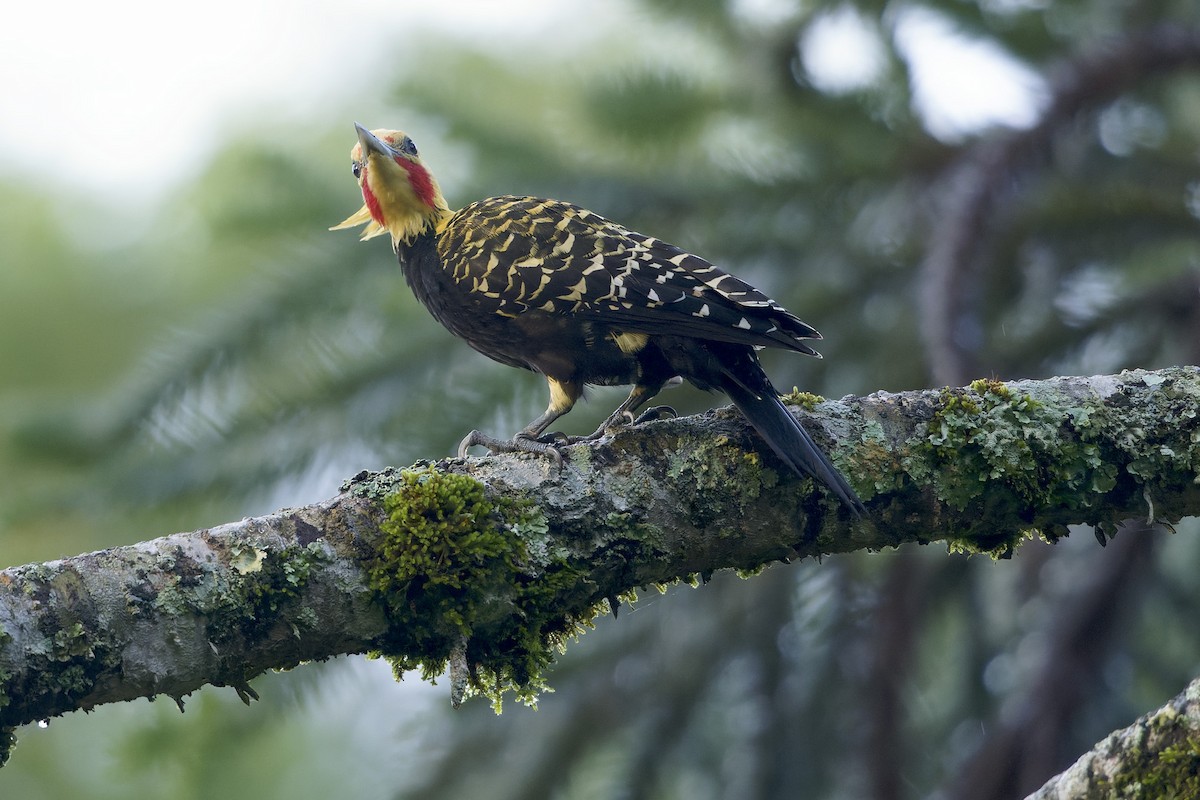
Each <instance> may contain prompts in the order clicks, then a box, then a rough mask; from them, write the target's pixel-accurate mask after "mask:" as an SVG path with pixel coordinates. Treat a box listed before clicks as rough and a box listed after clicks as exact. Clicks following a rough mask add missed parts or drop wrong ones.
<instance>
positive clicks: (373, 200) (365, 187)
mask: <svg viewBox="0 0 1200 800" xmlns="http://www.w3.org/2000/svg"><path fill="white" fill-rule="evenodd" d="M362 193H363V202H364V203H366V204H367V211H369V212H371V219H373V220H375V221H376V222H378V223H379V224H380V225H383V224H384V222H383V209H382V208H380V207H379V198H378V197H376V196H375V193H374V192H372V191H371V185H370V184H369V183H367V179H366V176H365V175H364V176H363V182H362Z"/></svg>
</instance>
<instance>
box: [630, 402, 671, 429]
mask: <svg viewBox="0 0 1200 800" xmlns="http://www.w3.org/2000/svg"><path fill="white" fill-rule="evenodd" d="M678 416H679V412H678V411H676V410H675V409H673V408H671V407H670V406H655V407H654V408H647V409H646V410H645V411H643V412H642V413H641V415H640V416H639V417H638V418H637V419H635V420H634V421H633V424H634V425H641V424H642V423H643V422H654V421H655V420H660V419H675V418H676V417H678Z"/></svg>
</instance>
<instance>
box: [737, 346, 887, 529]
mask: <svg viewBox="0 0 1200 800" xmlns="http://www.w3.org/2000/svg"><path fill="white" fill-rule="evenodd" d="M754 369H755V371H757V372H758V373H759V375H761V380H757V379H758V377H759V375H755V376H754V377H755V378H756V380H753V381H746V382H743V381H742V380H740V379H739V376H737V375H733V374H731V373H729V372H726V373H725V374H724V375H723V378H722V383H721V389H722V391H724V392H725V394H726V395H728V396H729V399H730V400H732V401H733V404H734V405H735V406H737V407H738V410H739V411H741V412H742V414H743V415H744V416H745V417H746V419H747V420H749V422H750V424H751V425H752V426H754V430H756V431H758V433H759V435H760V436H762V437H763V439H765V440H766V441H767V444H769V445H771V449H772V450H774V451H775V452H776V454H778V456H779V457H780V458H782V459H783V460H784V461H785V462H787V465H788V466H789V467H791V468H792V469H793V470H794V471H795V472H796V474H797V475H801V476H803V475H811V476H812V477H813V478H815V479H817V480H818V481H820V482H821V483H823V484H825V485H826V486H827V487H829V490H830V491H831V492H833V493H834V494H835V495H837V496H838V498H839V499H840V500H841V501H842V502H843V503H845V504H846V505H847V506H849V507H850V510H851V511H853V512H854V513H855V515H857V516H862V515H864V514H866V508H865V507H864V506H863V504H862V501H861V500H859V499H858V495H857V494H855V493H854V489H852V488H851V487H850V484H849V483H847V482H846V479H845V478H843V477H842V475H841V473H840V472H838V471H837V468H836V467H834V466H833V464H832V463H830V461H829V457H828V456H826V455H825V453H823V452H821V448H820V447H818V446H817V443H816V442H814V441H813V440H812V437H811V436H809V435H808V431H806V430H804V428H803V427H801V425H800V422H799V421H798V420H797V419H796V418H795V417H794V416H792V413H791V412H790V411H788V409H787V406H785V405H784V404H783V402H782V401H781V400H780V399H779V394H778V393H777V392H776V391H775V389H774V387H772V386H771V382H770V381H769V380H768V379H767V376H766V373H763V372H762V368H761V367H759V366H757V364H755V365H754ZM747 383H750V384H751V385H754V386H761V388H758V389H757V390H755V389H751V388H750V387H749V386H747Z"/></svg>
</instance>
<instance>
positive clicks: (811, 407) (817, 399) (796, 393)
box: [781, 386, 825, 411]
mask: <svg viewBox="0 0 1200 800" xmlns="http://www.w3.org/2000/svg"><path fill="white" fill-rule="evenodd" d="M781 399H782V400H783V402H785V403H787V404H788V405H789V406H800V408H803V409H804V410H805V411H815V410H816V408H817V405H818V404H819V403H823V402H825V398H824V397H821V395H819V394H813V393H812V392H802V391H800V390H799V389H798V388H797V387H795V386H793V387H792V390H791V391H790V392H788V393H787V394H785V395H783V396H782V398H781Z"/></svg>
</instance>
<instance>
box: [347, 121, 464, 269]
mask: <svg viewBox="0 0 1200 800" xmlns="http://www.w3.org/2000/svg"><path fill="white" fill-rule="evenodd" d="M354 127H355V129H356V130H357V131H358V143H357V144H355V145H354V147H353V148H351V150H350V160H351V161H352V162H353V165H354V167H353V169H354V177H355V178H357V179H358V185H359V187H360V188H361V189H362V195H363V207H362V208H360V209H359V210H358V211H356V212H355V213H354V214H352V215H351V216H350V217H348V218H347V219H346V220H345V221H343V222H341V223H339V224H338V225H334V226H333V227H332V228H330V230H335V231H336V230H341V229H343V228H353V227H354V226H355V225H363V226H365V227H364V228H363V230H362V236H361V238H363V239H370V238H371V237H372V236H379V235H381V234H384V233H390V234H391V236H392V244H393V245H397V244H399V243H400V242H403V241H407V240H409V239H412V237H413V236H415V235H416V234H418V233H420V232H421V231H423V230H425V229H426V228H428V227H430V226H432V225H437V223H438V222H439V221H440V220H441V219H442V218H443V217H445V216H447V215H448V214H449V207H448V206H447V205H446V199H445V198H444V197H442V191H441V189H439V188H438V185H437V181H435V180H434V179H433V175H431V174H430V173H429V170H427V169H425V165H424V164H422V163H421V158H420V156H418V155H417V146H416V145H415V144H413V140H412V139H410V138H408V136H407V135H405V133H404V132H403V131H389V130H382V129H380V130H376V131H369V130H367V129H366V128H364V127H363V126H362V125H359V124H358V123H357V122H356V123H354Z"/></svg>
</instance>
